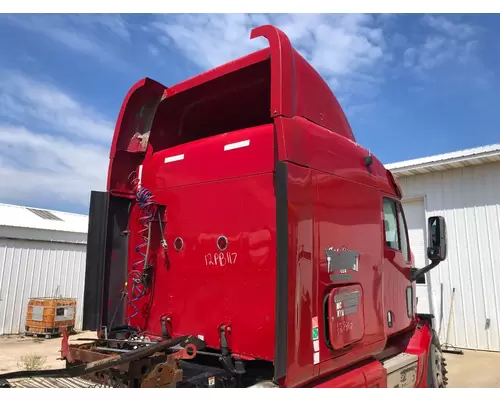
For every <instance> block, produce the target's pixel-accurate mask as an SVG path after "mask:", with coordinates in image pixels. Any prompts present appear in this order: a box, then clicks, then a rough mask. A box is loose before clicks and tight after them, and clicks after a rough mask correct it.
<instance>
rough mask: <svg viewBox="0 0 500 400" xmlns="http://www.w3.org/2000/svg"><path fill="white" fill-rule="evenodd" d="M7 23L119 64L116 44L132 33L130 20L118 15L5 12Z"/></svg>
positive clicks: (73, 49) (118, 65)
mask: <svg viewBox="0 0 500 400" xmlns="http://www.w3.org/2000/svg"><path fill="white" fill-rule="evenodd" d="M0 18H2V20H3V21H4V22H10V23H13V24H15V25H16V26H18V27H20V28H23V29H25V30H27V31H29V32H33V33H35V34H40V35H44V36H46V37H47V38H49V39H51V40H53V41H55V42H56V43H59V44H62V45H63V46H65V47H67V48H68V49H70V50H72V51H75V52H78V53H83V54H87V55H90V56H93V57H97V58H98V59H100V60H101V61H103V62H108V63H112V64H113V65H115V66H116V67H123V65H122V64H120V63H116V62H117V60H118V58H119V57H118V56H117V54H116V48H115V47H116V45H117V44H118V43H119V42H121V41H125V42H129V41H130V37H131V33H130V30H129V27H128V25H127V22H126V21H125V20H124V19H123V18H122V17H121V16H120V15H117V14H104V15H100V14H70V15H54V14H44V15H40V14H28V15H4V16H1V17H0Z"/></svg>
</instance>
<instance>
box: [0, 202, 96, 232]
mask: <svg viewBox="0 0 500 400" xmlns="http://www.w3.org/2000/svg"><path fill="white" fill-rule="evenodd" d="M88 223H89V217H88V215H82V214H73V213H67V212H62V211H53V210H44V209H41V208H33V207H24V206H16V205H11V204H2V203H0V226H12V227H16V228H31V229H42V230H50V231H60V232H75V233H87V230H88Z"/></svg>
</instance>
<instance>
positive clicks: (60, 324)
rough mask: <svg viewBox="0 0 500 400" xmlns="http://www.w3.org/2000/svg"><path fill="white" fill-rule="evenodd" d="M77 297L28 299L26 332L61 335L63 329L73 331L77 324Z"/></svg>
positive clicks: (35, 334)
mask: <svg viewBox="0 0 500 400" xmlns="http://www.w3.org/2000/svg"><path fill="white" fill-rule="evenodd" d="M75 314H76V299H68V298H58V297H38V298H31V299H29V301H28V310H27V313H26V326H25V334H26V335H27V336H35V337H36V336H38V335H44V336H45V337H46V338H47V339H50V338H51V337H52V336H59V335H61V334H62V332H63V330H65V329H66V330H67V331H68V332H72V331H73V329H74V326H75Z"/></svg>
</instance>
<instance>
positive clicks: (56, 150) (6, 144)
mask: <svg viewBox="0 0 500 400" xmlns="http://www.w3.org/2000/svg"><path fill="white" fill-rule="evenodd" d="M108 154H109V149H108V147H102V146H96V145H92V144H81V143H75V142H72V141H70V140H68V139H66V138H61V137H55V136H51V135H45V134H41V133H39V132H34V131H30V130H28V129H26V128H23V127H20V126H8V125H3V126H0V201H2V202H13V203H17V202H21V203H25V202H26V201H29V199H34V198H36V199H37V201H50V202H52V203H56V202H58V201H59V202H61V201H62V202H64V203H66V204H67V205H70V204H72V205H74V206H78V207H82V206H83V207H87V206H88V201H89V196H90V190H92V189H95V190H103V189H104V188H105V182H106V174H107V166H108Z"/></svg>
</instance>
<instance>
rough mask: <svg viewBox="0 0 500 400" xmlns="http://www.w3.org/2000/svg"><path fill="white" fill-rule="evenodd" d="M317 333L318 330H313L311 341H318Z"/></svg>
mask: <svg viewBox="0 0 500 400" xmlns="http://www.w3.org/2000/svg"><path fill="white" fill-rule="evenodd" d="M318 337H319V333H318V328H313V340H318Z"/></svg>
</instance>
